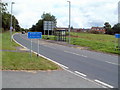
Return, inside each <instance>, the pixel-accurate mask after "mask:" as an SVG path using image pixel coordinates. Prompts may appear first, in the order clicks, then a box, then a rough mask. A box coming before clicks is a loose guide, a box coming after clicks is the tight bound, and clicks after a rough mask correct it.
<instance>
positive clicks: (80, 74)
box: [75, 71, 87, 77]
mask: <svg viewBox="0 0 120 90" xmlns="http://www.w3.org/2000/svg"><path fill="white" fill-rule="evenodd" d="M75 73H77V74H80V75H82V76H84V77H86V76H87V75H85V74H83V73H80V72H78V71H75Z"/></svg>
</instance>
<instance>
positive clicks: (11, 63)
mask: <svg viewBox="0 0 120 90" xmlns="http://www.w3.org/2000/svg"><path fill="white" fill-rule="evenodd" d="M0 35H1V34H0ZM0 43H1V42H0ZM16 47H20V46H19V45H18V44H16V43H15V42H14V41H13V42H11V41H10V34H9V32H5V33H2V50H9V51H2V70H56V69H60V67H59V66H58V65H56V64H54V63H53V62H51V61H48V60H46V59H44V58H42V57H37V56H36V55H35V54H32V57H30V53H29V52H12V51H11V50H16Z"/></svg>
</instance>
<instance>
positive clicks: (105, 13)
mask: <svg viewBox="0 0 120 90" xmlns="http://www.w3.org/2000/svg"><path fill="white" fill-rule="evenodd" d="M12 1H13V2H15V4H14V5H13V15H15V17H16V18H17V19H18V21H19V24H20V26H21V27H23V28H30V27H32V25H34V24H36V23H37V21H38V20H39V19H41V15H42V14H43V12H45V13H51V14H52V15H54V16H55V17H56V18H57V26H58V27H68V20H69V18H68V16H69V14H68V10H69V4H68V2H67V0H2V2H7V3H8V10H9V11H10V8H11V7H10V6H11V5H10V4H11V2H12ZM70 1H71V26H73V27H74V28H90V27H92V26H103V25H104V22H109V23H110V24H111V25H114V24H116V23H117V22H118V2H119V0H70Z"/></svg>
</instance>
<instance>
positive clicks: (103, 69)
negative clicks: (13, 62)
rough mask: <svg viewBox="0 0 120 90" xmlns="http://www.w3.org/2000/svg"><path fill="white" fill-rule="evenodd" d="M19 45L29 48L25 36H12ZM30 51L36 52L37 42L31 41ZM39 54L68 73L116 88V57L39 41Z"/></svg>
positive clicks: (29, 44) (28, 41)
mask: <svg viewBox="0 0 120 90" xmlns="http://www.w3.org/2000/svg"><path fill="white" fill-rule="evenodd" d="M13 38H14V40H16V41H17V42H18V43H20V44H21V45H23V46H25V47H27V48H28V49H30V48H31V43H30V42H31V41H30V40H29V39H28V38H27V35H20V34H15V35H14V36H13ZM32 41H33V43H32V50H33V51H34V52H38V50H37V49H38V48H37V41H36V40H32ZM39 46H40V50H39V54H41V55H43V56H45V57H47V58H50V59H52V60H54V61H56V62H58V63H60V64H62V65H64V66H66V69H68V70H69V71H71V72H73V73H76V74H79V75H81V76H82V77H85V78H87V79H90V80H93V81H95V82H97V83H100V84H103V85H105V86H107V87H109V88H113V87H114V88H117V87H118V66H120V65H119V64H118V56H115V55H109V54H104V53H99V52H93V51H88V50H80V49H77V48H71V47H67V46H62V45H58V44H52V43H48V42H45V41H42V40H40V45H39Z"/></svg>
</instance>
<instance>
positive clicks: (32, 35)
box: [28, 32, 42, 39]
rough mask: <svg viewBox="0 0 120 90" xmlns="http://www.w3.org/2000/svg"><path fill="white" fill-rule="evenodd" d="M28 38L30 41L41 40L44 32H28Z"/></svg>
mask: <svg viewBox="0 0 120 90" xmlns="http://www.w3.org/2000/svg"><path fill="white" fill-rule="evenodd" d="M28 38H29V39H41V38H42V32H28Z"/></svg>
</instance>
